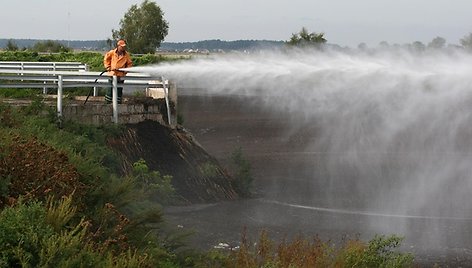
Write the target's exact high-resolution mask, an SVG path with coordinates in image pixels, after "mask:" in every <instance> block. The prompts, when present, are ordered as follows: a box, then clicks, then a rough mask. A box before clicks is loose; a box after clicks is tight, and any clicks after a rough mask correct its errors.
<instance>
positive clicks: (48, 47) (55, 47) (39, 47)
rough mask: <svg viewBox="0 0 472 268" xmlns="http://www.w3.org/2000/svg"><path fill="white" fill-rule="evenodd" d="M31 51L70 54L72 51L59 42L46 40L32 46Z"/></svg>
mask: <svg viewBox="0 0 472 268" xmlns="http://www.w3.org/2000/svg"><path fill="white" fill-rule="evenodd" d="M33 50H34V51H37V52H70V51H71V50H72V49H71V48H70V47H67V46H65V45H64V44H62V43H60V42H57V41H52V40H47V41H39V42H37V43H36V44H34V46H33Z"/></svg>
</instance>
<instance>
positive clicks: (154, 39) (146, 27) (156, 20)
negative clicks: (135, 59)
mask: <svg viewBox="0 0 472 268" xmlns="http://www.w3.org/2000/svg"><path fill="white" fill-rule="evenodd" d="M163 15H164V13H163V12H162V10H161V8H160V7H159V6H158V5H157V4H156V3H155V2H152V1H149V0H144V1H143V2H142V3H141V5H140V6H139V7H138V6H137V5H132V6H131V7H130V8H129V9H128V11H127V12H126V13H125V15H124V17H123V18H122V19H121V20H120V29H119V30H112V36H113V38H114V39H125V40H126V42H127V47H128V50H129V51H130V52H131V53H143V54H145V53H154V52H155V51H156V48H158V47H159V46H160V44H161V42H162V41H163V40H164V38H165V37H166V35H167V33H168V29H169V26H168V23H167V21H166V20H164V18H163Z"/></svg>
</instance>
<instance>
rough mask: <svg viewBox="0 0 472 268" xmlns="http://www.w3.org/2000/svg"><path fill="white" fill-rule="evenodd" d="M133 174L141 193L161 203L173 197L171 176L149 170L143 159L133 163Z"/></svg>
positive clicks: (169, 200)
mask: <svg viewBox="0 0 472 268" xmlns="http://www.w3.org/2000/svg"><path fill="white" fill-rule="evenodd" d="M133 176H134V177H135V178H136V183H137V185H138V187H140V188H141V190H142V193H143V195H144V197H145V196H147V197H151V198H152V199H153V200H155V201H157V202H160V203H161V204H168V203H170V202H171V201H172V200H174V199H175V189H174V187H173V186H172V183H171V180H172V176H169V175H164V176H163V175H161V174H160V172H159V171H150V170H149V167H148V166H147V164H146V161H144V159H140V160H138V161H137V162H135V163H134V164H133Z"/></svg>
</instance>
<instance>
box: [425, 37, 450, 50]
mask: <svg viewBox="0 0 472 268" xmlns="http://www.w3.org/2000/svg"><path fill="white" fill-rule="evenodd" d="M444 47H446V39H444V38H442V37H440V36H438V37H436V38H434V39H433V40H431V42H430V43H429V44H428V48H433V49H443V48H444Z"/></svg>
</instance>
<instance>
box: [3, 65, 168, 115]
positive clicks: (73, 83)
mask: <svg viewBox="0 0 472 268" xmlns="http://www.w3.org/2000/svg"><path fill="white" fill-rule="evenodd" d="M101 74H102V73H99V72H85V71H84V72H76V71H34V70H23V71H22V75H18V72H17V70H10V69H1V68H0V80H4V81H8V82H6V83H5V82H2V83H0V88H18V89H20V88H44V87H47V88H53V89H57V116H58V117H59V118H62V98H63V90H64V89H65V88H80V87H94V88H96V87H99V88H110V87H111V88H112V93H113V96H112V106H113V122H114V123H118V98H117V91H118V90H117V89H118V79H117V77H116V76H107V75H101ZM122 80H124V83H123V84H120V87H122V88H123V90H125V89H134V90H139V89H142V90H144V89H146V88H156V87H162V88H163V90H164V98H165V101H166V106H167V120H168V123H169V124H171V117H170V105H169V81H167V80H165V79H164V78H163V77H158V76H150V75H147V74H129V75H127V76H125V77H123V78H122ZM156 80H158V81H160V84H156Z"/></svg>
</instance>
